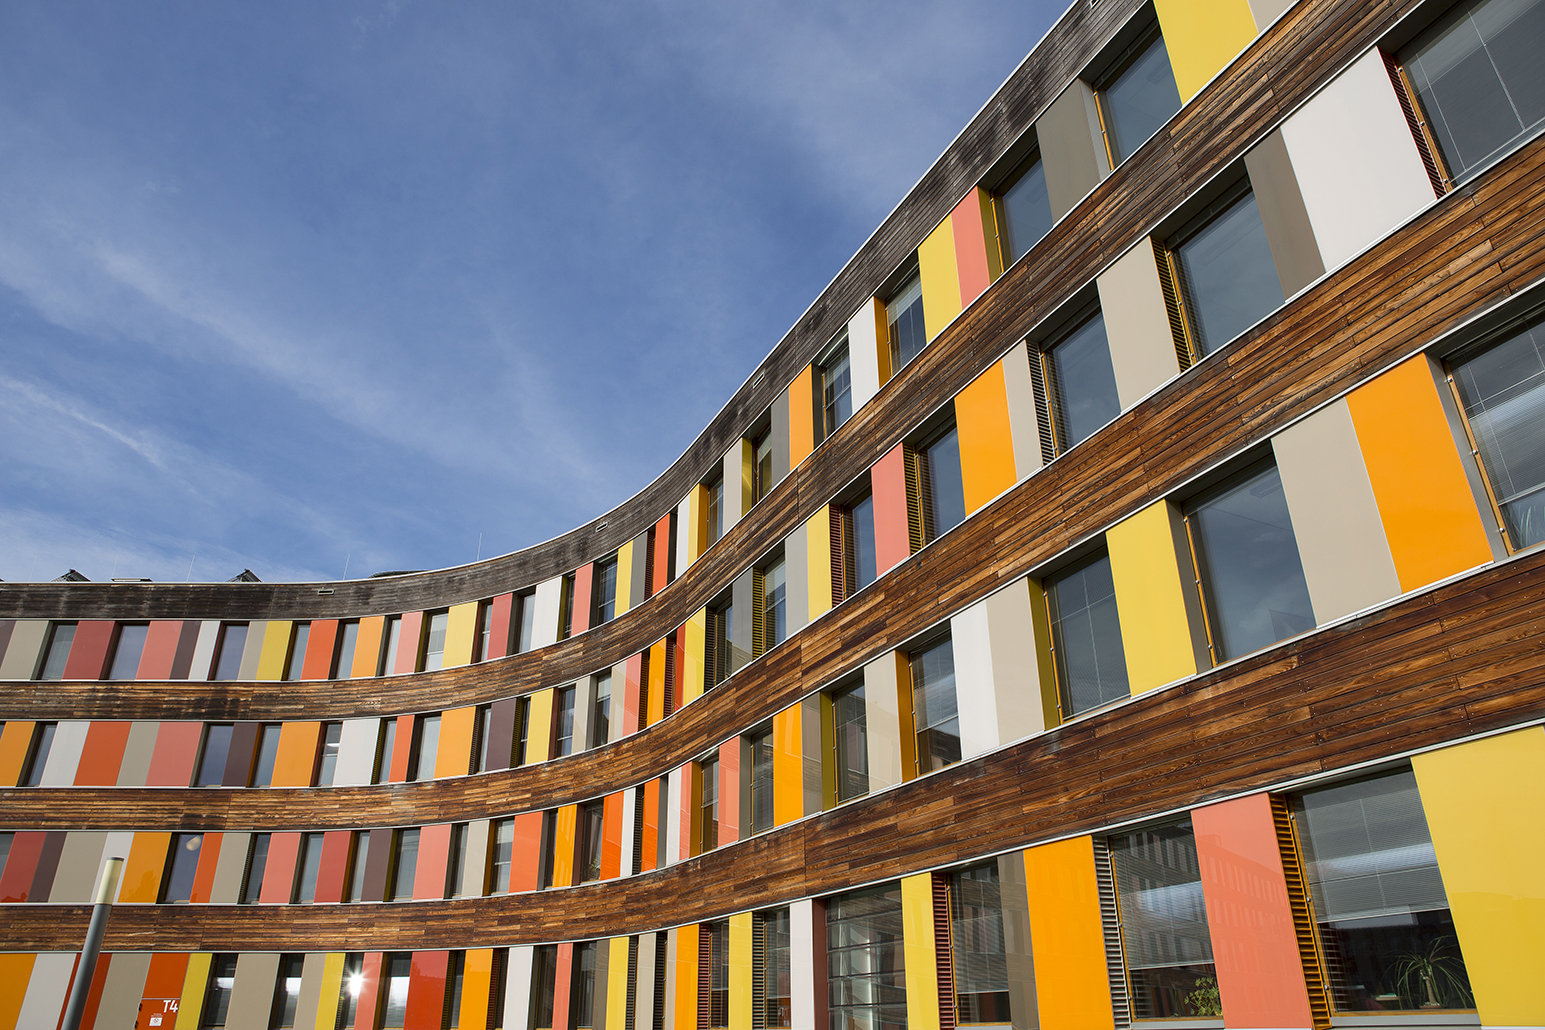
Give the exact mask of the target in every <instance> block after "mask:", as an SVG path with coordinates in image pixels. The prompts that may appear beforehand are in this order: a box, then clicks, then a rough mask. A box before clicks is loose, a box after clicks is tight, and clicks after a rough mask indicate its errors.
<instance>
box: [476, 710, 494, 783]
mask: <svg viewBox="0 0 1545 1030" xmlns="http://www.w3.org/2000/svg"><path fill="white" fill-rule="evenodd" d="M475 720H476V721H475V723H474V730H473V737H472V771H473V772H475V773H480V772H487V771H488V745H489V742H490V740H491V739H492V736H493V728H494V710H493V706H492V705H478V708H477V714H476V716H475Z"/></svg>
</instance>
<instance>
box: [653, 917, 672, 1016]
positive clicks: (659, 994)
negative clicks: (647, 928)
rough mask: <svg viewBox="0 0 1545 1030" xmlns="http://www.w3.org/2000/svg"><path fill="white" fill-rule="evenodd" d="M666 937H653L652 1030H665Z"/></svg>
mask: <svg viewBox="0 0 1545 1030" xmlns="http://www.w3.org/2000/svg"><path fill="white" fill-rule="evenodd" d="M667 944H668V937H667V935H666V933H665V932H664V931H663V930H662V931H661V932H659V933H657V934H655V935H654V1024H653V1025H654V1030H665V963H666V961H667V960H668V959H669V958H670V950H669V948H668V947H667Z"/></svg>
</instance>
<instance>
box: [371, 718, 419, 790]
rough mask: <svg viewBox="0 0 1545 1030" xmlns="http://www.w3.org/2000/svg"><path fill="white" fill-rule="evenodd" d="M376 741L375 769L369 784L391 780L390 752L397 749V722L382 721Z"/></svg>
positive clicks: (393, 720)
mask: <svg viewBox="0 0 1545 1030" xmlns="http://www.w3.org/2000/svg"><path fill="white" fill-rule="evenodd" d="M377 739H378V741H379V743H378V744H377V745H376V767H375V773H374V775H372V776H371V778H370V782H372V783H385V782H387V781H388V780H390V779H391V778H392V752H393V751H394V750H396V747H397V720H396V719H382V720H381V734H380V736H379V737H378V738H377ZM410 743H411V742H410Z"/></svg>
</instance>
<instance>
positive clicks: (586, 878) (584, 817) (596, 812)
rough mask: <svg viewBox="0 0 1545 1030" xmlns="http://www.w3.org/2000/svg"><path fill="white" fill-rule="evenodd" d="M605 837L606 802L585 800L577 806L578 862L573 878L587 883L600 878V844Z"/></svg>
mask: <svg viewBox="0 0 1545 1030" xmlns="http://www.w3.org/2000/svg"><path fill="white" fill-rule="evenodd" d="M605 837H606V802H605V801H587V802H585V803H584V804H583V805H580V806H579V842H578V843H579V850H578V854H579V862H578V868H577V869H576V870H575V878H576V879H577V880H578V882H580V883H589V882H590V881H591V880H599V879H600V878H601V845H602V844H603V843H604V842H605Z"/></svg>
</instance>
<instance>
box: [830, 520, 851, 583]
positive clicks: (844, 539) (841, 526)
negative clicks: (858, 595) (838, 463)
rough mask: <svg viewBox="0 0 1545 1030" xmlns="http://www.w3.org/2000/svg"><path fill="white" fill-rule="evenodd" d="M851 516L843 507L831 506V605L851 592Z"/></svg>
mask: <svg viewBox="0 0 1545 1030" xmlns="http://www.w3.org/2000/svg"><path fill="white" fill-rule="evenodd" d="M852 519H853V516H852V515H850V514H849V513H848V511H847V509H845V508H839V507H837V506H836V505H835V504H834V505H832V506H831V542H832V605H833V606H834V607H835V606H836V605H839V604H841V603H842V602H843V601H846V600H847V599H848V595H849V594H850V593H852V592H853V577H852V576H850V575H849V574H848V564H849V558H848V552H849V550H850V547H849V544H848V527H849V526H850V525H852Z"/></svg>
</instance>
